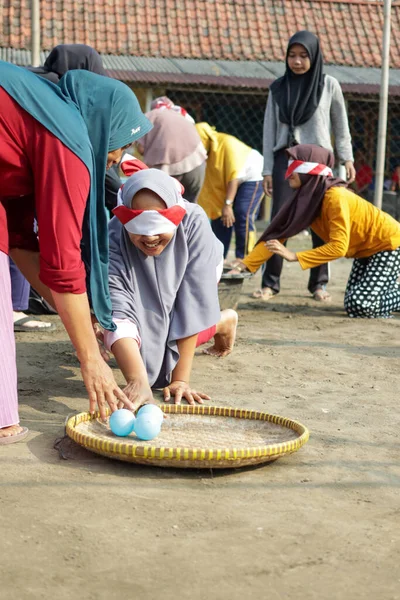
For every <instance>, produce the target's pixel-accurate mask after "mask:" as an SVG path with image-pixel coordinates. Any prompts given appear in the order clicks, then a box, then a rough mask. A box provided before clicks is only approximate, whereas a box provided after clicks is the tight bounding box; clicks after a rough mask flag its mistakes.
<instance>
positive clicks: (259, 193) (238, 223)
mask: <svg viewBox="0 0 400 600" xmlns="http://www.w3.org/2000/svg"><path fill="white" fill-rule="evenodd" d="M263 196H264V191H263V187H262V182H261V181H246V182H245V183H242V184H241V185H240V186H239V188H238V191H237V193H236V196H235V202H234V204H233V213H234V215H235V223H234V224H233V226H232V227H225V225H224V224H223V223H222V219H214V220H213V221H211V227H212V230H213V232H214V233H215V235H216V236H217V238H218V239H219V240H220V241H221V242H222V243H223V245H224V258H226V256H227V254H228V250H229V246H230V243H231V238H232V232H233V229H235V236H236V258H244V257H245V256H246V254H248V251H249V249H248V246H249V237H251V236H250V235H249V234H251V233H253V236H254V232H255V229H256V228H255V220H256V217H257V214H258V211H259V208H260V204H261V200H262V198H263Z"/></svg>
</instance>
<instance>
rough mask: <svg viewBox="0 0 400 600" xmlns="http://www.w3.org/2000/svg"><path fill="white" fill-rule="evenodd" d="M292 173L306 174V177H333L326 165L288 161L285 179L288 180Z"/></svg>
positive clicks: (303, 161)
mask: <svg viewBox="0 0 400 600" xmlns="http://www.w3.org/2000/svg"><path fill="white" fill-rule="evenodd" d="M292 173H306V174H307V175H322V176H324V177H333V173H332V169H331V168H330V167H328V166H327V165H323V164H321V163H316V162H307V161H305V160H293V159H290V160H289V163H288V168H287V171H286V173H285V179H289V177H290V176H291V174H292Z"/></svg>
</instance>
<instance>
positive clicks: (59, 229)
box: [0, 61, 151, 443]
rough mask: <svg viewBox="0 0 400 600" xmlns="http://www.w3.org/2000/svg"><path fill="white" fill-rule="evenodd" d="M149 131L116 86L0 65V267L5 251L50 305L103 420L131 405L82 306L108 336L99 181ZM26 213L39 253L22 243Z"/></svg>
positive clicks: (12, 413) (5, 388)
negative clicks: (122, 405)
mask: <svg viewBox="0 0 400 600" xmlns="http://www.w3.org/2000/svg"><path fill="white" fill-rule="evenodd" d="M150 129H151V124H150V122H149V121H148V120H147V119H146V117H145V116H144V115H143V113H142V111H141V110H140V107H139V104H138V101H137V99H136V96H135V95H134V93H133V92H132V90H130V88H128V87H127V86H126V85H124V84H123V83H121V82H119V81H115V80H113V79H109V78H106V77H102V76H100V75H96V74H94V73H90V72H87V71H71V72H68V73H67V74H66V75H65V76H64V77H63V78H62V79H61V81H60V82H59V84H58V86H57V85H54V84H52V83H51V82H49V81H46V80H44V79H40V78H38V77H37V76H36V75H34V74H33V73H30V72H29V71H25V70H24V69H20V68H18V67H15V66H13V65H10V64H8V63H3V62H1V61H0V175H1V177H2V189H1V191H0V262H4V261H2V255H3V254H7V253H8V251H9V248H11V249H12V255H13V259H14V260H15V262H16V263H17V265H18V266H19V267H20V269H21V271H22V272H23V273H24V275H25V276H26V277H27V279H28V280H29V281H30V283H31V284H32V285H33V286H34V287H35V289H37V290H38V291H39V292H40V293H41V295H43V296H44V297H45V298H46V299H47V300H48V301H50V302H51V303H52V304H53V305H55V306H56V309H57V311H58V313H59V314H60V317H61V319H62V321H63V323H64V325H65V327H66V329H67V331H68V334H69V336H70V338H71V341H72V343H73V344H74V346H75V348H76V351H77V355H78V358H79V360H80V363H81V370H82V375H83V379H84V382H85V385H86V388H87V390H88V393H89V399H90V410H91V411H94V409H95V407H96V404H97V405H98V407H99V409H100V412H101V414H102V416H104V415H105V407H106V405H107V404H108V405H109V406H110V407H111V409H112V410H114V409H115V407H116V404H117V400H122V401H123V402H124V403H125V404H126V406H127V407H129V406H130V403H129V401H128V400H127V398H126V397H125V395H124V394H123V392H122V391H121V390H120V389H119V388H118V386H117V385H116V383H115V380H114V377H113V375H112V372H111V370H110V369H109V367H108V365H106V363H105V362H104V360H103V359H102V357H101V355H100V351H99V348H98V345H97V341H96V338H95V334H94V331H93V328H92V325H91V316H90V308H89V302H88V295H89V298H90V305H91V308H92V319H93V320H94V319H95V320H97V321H98V322H99V323H100V324H101V325H102V326H103V327H105V328H106V329H109V330H113V329H114V325H113V322H112V319H111V304H110V298H109V290H108V232H107V222H108V217H107V212H106V208H105V203H104V175H105V171H106V168H110V167H111V166H112V165H113V164H115V163H117V162H119V159H120V157H121V154H122V151H123V149H124V148H125V147H127V146H129V145H131V144H132V143H133V142H134V141H135V140H136V139H138V138H140V137H142V136H143V135H144V134H145V133H147V132H148V131H149V130H150ZM33 216H35V217H36V218H37V222H38V230H39V240H40V250H39V246H38V245H37V240H35V241H33V240H32V239H28V238H32V230H33ZM8 239H9V243H7V240H8ZM35 244H36V246H35ZM81 259H82V260H83V263H84V265H85V268H86V269H83V266H82V260H81ZM0 270H1V266H0ZM82 273H83V276H84V277H85V276H86V283H87V285H86V286H85V285H84V281H83V282H82ZM0 275H1V277H0V286H2V287H3V290H1V289H0V302H1V301H3V309H4V310H3V313H2V314H4V315H8V309H9V307H8V304H7V293H6V292H5V291H4V290H5V289H6V288H7V285H8V280H7V276H6V274H4V273H0ZM3 275H4V278H3ZM4 281H5V283H3V282H4ZM2 292H3V293H2ZM87 294H88V295H87ZM6 304H7V306H6ZM0 308H2V307H1V306H0ZM0 312H1V311H0ZM9 326H10V327H11V328H12V320H11V322H10V324H8V317H4V319H3V323H1V317H0V338H1V339H5V340H6V339H7V340H8V339H9V338H10V336H9V333H10V332H9ZM2 328H3V329H2ZM3 330H4V331H3ZM10 343H11V344H12V342H10ZM8 350H9V352H6V357H5V358H4V357H3V358H4V361H5V362H4V364H3V363H1V360H2V359H0V363H1V364H0V443H1V441H2V440H3V443H4V440H6V439H7V440H8V441H17V439H20V437H21V436H22V435H25V434H26V432H25V431H24V430H23V429H22V428H21V427H19V425H18V421H19V420H18V411H17V409H16V407H15V406H14V405H15V404H16V398H14V396H15V394H14V393H11V389H10V388H13V387H14V384H13V383H12V382H11V384H10V381H9V379H10V378H7V377H2V376H1V373H2V372H4V373H5V372H9V369H10V368H11V366H10V357H12V356H13V352H14V350H13V348H12V347H11V346H10V344H9V346H8ZM7 355H9V358H8V359H7ZM7 360H8V362H7ZM3 369H5V371H3ZM14 369H15V367H14ZM11 379H12V377H11Z"/></svg>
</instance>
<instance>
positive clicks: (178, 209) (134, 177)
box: [112, 154, 186, 235]
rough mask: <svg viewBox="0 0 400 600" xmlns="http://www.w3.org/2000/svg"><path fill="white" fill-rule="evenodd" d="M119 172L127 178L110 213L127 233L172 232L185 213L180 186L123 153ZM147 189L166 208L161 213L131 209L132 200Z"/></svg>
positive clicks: (168, 176)
mask: <svg viewBox="0 0 400 600" xmlns="http://www.w3.org/2000/svg"><path fill="white" fill-rule="evenodd" d="M121 168H122V171H123V172H124V173H125V174H127V175H131V177H129V179H128V181H127V182H126V183H125V184H124V185H123V186H122V188H121V189H120V191H119V193H118V204H119V206H117V207H116V208H114V210H113V211H112V212H113V214H114V215H115V216H116V217H117V219H119V221H121V223H122V224H123V226H124V227H125V229H126V230H127V231H128V232H129V233H134V234H137V235H161V234H163V233H174V232H175V230H176V228H177V227H178V225H179V224H180V223H181V221H182V219H183V217H184V216H185V214H186V208H185V201H184V200H183V198H182V194H183V192H184V187H183V186H182V185H181V184H180V183H179V181H178V180H177V179H174V178H173V177H170V175H167V174H166V173H163V172H162V171H160V170H158V169H149V168H148V167H147V165H145V164H144V163H142V162H141V161H140V160H138V159H135V158H134V157H133V156H130V155H128V154H125V155H124V157H123V158H122V162H121ZM143 189H148V190H151V191H152V192H154V193H155V194H157V195H158V196H160V198H161V199H162V200H163V201H164V202H165V204H166V206H167V208H165V209H163V210H134V209H132V208H130V207H131V204H132V198H133V197H134V196H135V194H137V193H138V192H139V191H140V190H143Z"/></svg>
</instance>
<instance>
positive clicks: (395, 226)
mask: <svg viewBox="0 0 400 600" xmlns="http://www.w3.org/2000/svg"><path fill="white" fill-rule="evenodd" d="M311 229H312V230H313V231H315V233H316V234H317V235H319V237H320V238H321V239H322V240H324V242H325V244H324V245H323V246H320V247H319V248H314V249H313V250H305V251H304V252H297V253H296V256H297V260H298V261H299V263H300V266H301V268H302V269H310V268H311V267H317V266H318V265H322V264H324V263H326V262H329V261H331V260H336V259H337V258H341V257H343V256H345V257H346V258H365V257H367V256H372V255H373V254H376V253H377V252H383V251H384V250H396V248H398V247H399V246H400V223H399V222H398V221H396V220H395V219H393V218H392V217H391V216H390V215H388V214H387V213H385V212H383V211H382V210H379V209H378V208H376V207H375V206H373V205H372V204H370V203H369V202H367V201H366V200H364V199H363V198H360V196H357V195H356V194H354V192H351V191H350V190H348V189H347V188H344V187H333V188H330V189H329V190H328V191H327V192H326V194H325V196H324V198H323V200H322V206H321V213H320V215H319V216H318V217H317V218H316V219H315V220H314V221H313V222H312V224H311ZM281 241H283V240H281ZM271 256H272V253H271V252H270V251H269V250H268V249H267V247H266V246H265V244H264V243H262V242H261V243H260V244H257V245H256V247H255V248H254V250H253V251H252V252H250V254H248V256H246V258H245V259H244V260H243V262H244V263H245V265H246V266H247V268H248V269H249V271H251V272H252V273H255V272H256V271H257V269H258V268H259V267H260V266H261V265H262V264H263V263H264V262H265V261H267V260H268V259H269V258H270V257H271Z"/></svg>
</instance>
